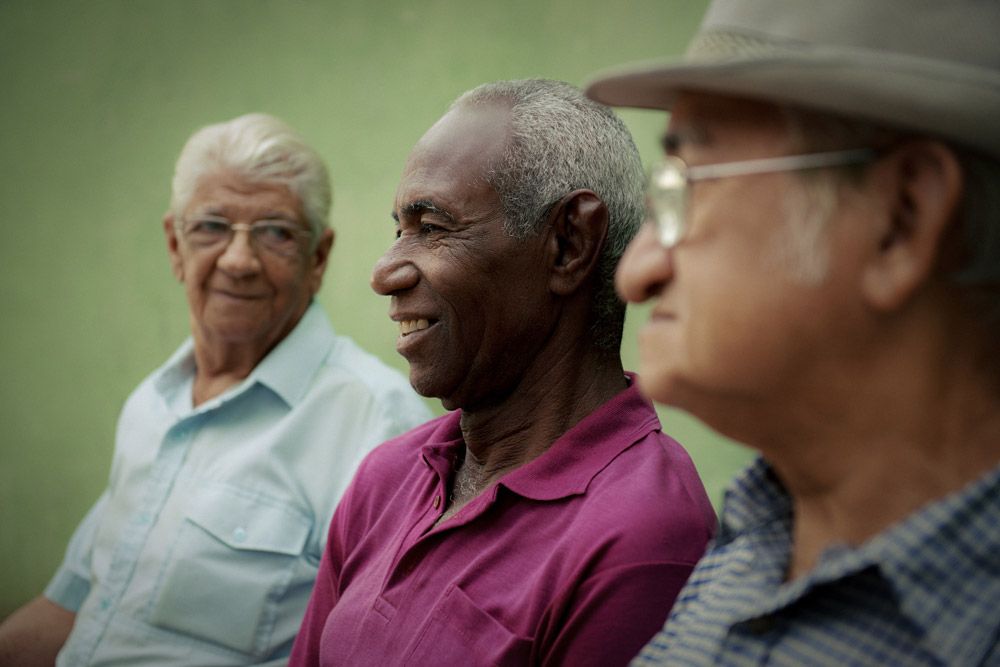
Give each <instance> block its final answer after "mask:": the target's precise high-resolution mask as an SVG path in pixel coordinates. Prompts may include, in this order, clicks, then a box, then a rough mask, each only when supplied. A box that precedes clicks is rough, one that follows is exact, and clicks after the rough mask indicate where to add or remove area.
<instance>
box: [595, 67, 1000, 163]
mask: <svg viewBox="0 0 1000 667" xmlns="http://www.w3.org/2000/svg"><path fill="white" fill-rule="evenodd" d="M681 91H697V92H707V93H714V94H719V95H728V96H736V97H746V98H751V99H761V100H766V101H771V102H775V103H779V104H791V105H795V106H801V107H806V108H811V109H816V110H819V111H825V112H828V113H832V114H837V115H843V116H848V117H857V118H861V119H865V120H869V121H873V122H876V123H883V124H887V125H890V126H893V127H899V128H903V129H909V130H912V131H917V132H921V133H927V134H932V135H938V136H941V137H944V138H948V139H952V140H955V141H957V142H959V143H963V144H968V145H971V146H977V147H978V148H979V149H981V150H982V149H985V150H987V151H989V152H992V153H993V154H995V155H1000V133H997V132H993V131H991V130H990V129H989V128H992V127H993V126H994V125H995V123H996V118H997V112H998V110H1000V76H998V75H997V74H996V73H995V72H993V71H991V70H987V69H985V68H975V67H969V66H965V65H961V66H956V65H954V64H951V63H943V62H941V61H932V60H928V59H924V58H916V57H908V56H892V55H886V54H877V55H876V54H873V52H871V51H864V50H860V49H858V50H851V49H839V50H835V51H834V50H828V49H827V50H823V49H815V50H810V51H805V52H799V53H794V54H779V55H764V56H760V57H752V56H751V57H740V58H733V59H729V60H722V61H716V62H690V61H685V62H676V61H675V62H659V63H645V64H639V65H633V66H626V67H624V68H616V69H614V70H607V71H605V72H603V73H600V74H598V76H597V77H595V78H594V79H593V80H592V81H591V82H590V83H589V84H587V85H586V93H587V95H588V96H590V97H591V98H592V99H595V100H597V101H598V102H602V103H604V104H608V105H611V106H628V107H639V108H648V109H664V110H669V109H670V108H671V107H672V106H673V104H674V101H675V100H676V97H677V94H678V93H679V92H681Z"/></svg>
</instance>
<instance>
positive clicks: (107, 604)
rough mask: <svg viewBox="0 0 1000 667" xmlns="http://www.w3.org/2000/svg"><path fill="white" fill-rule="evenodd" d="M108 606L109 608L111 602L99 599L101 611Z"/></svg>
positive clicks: (107, 599)
mask: <svg viewBox="0 0 1000 667" xmlns="http://www.w3.org/2000/svg"><path fill="white" fill-rule="evenodd" d="M110 606H111V600H110V599H109V598H102V599H101V609H102V610H106V609H107V608H108V607H110Z"/></svg>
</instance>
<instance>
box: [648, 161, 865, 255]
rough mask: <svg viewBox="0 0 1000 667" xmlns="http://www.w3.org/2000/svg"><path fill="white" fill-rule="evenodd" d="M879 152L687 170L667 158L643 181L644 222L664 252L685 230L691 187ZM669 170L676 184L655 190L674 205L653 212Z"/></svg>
mask: <svg viewBox="0 0 1000 667" xmlns="http://www.w3.org/2000/svg"><path fill="white" fill-rule="evenodd" d="M878 156H879V151H877V150H876V149H874V148H851V149H846V150H837V151H823V152H819V153H801V154H799V155H780V156H777V157H765V158H755V159H752V160H737V161H734V162H719V163H716V164H705V165H695V166H693V167H692V166H688V165H687V163H685V162H684V160H682V159H681V158H680V157H678V156H676V155H666V156H664V157H663V158H661V159H660V160H658V161H657V162H656V163H655V164H653V165H652V166H651V167H650V169H649V173H648V176H647V179H646V219H647V221H648V222H651V223H652V224H653V225H654V226H655V230H656V239H657V241H658V242H659V244H660V245H661V246H662V247H663V248H667V249H669V248H672V247H674V246H676V245H677V244H678V243H680V241H681V239H683V238H684V235H685V233H686V232H687V230H688V222H687V197H688V191H689V189H690V186H691V184H692V183H697V182H699V181H708V180H715V179H719V178H730V177H734V176H752V175H756V174H771V173H779V172H787V171H805V170H809V169H822V168H826V167H847V166H851V165H860V164H868V163H870V162H873V161H875V160H876V159H877V158H878ZM667 169H669V170H670V171H671V172H672V174H673V175H674V176H675V179H674V180H675V181H676V183H674V184H671V186H670V188H671V189H669V190H668V187H663V186H656V188H657V190H658V191H659V192H661V193H666V192H668V191H669V192H672V193H674V194H673V197H672V198H673V199H674V200H675V202H677V203H675V204H674V205H673V208H672V209H671V210H669V211H664V210H656V207H655V205H654V204H653V201H654V199H653V197H652V196H651V195H652V193H653V190H654V186H655V185H656V183H655V181H656V179H657V176H658V175H660V176H661V177H662V176H663V175H667V172H666V170H667Z"/></svg>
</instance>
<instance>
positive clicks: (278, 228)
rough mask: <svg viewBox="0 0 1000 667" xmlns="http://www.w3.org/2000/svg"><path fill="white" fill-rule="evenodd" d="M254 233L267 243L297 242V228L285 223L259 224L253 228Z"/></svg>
mask: <svg viewBox="0 0 1000 667" xmlns="http://www.w3.org/2000/svg"><path fill="white" fill-rule="evenodd" d="M253 233H254V234H255V235H256V236H257V237H258V238H259V239H260V240H261V241H264V242H266V243H292V242H294V241H295V228H294V227H292V226H291V225H289V224H287V223H283V222H259V223H257V224H255V225H254V226H253Z"/></svg>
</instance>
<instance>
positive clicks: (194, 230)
mask: <svg viewBox="0 0 1000 667" xmlns="http://www.w3.org/2000/svg"><path fill="white" fill-rule="evenodd" d="M229 230H230V224H229V221H227V220H213V219H211V218H206V219H204V220H195V221H194V222H192V223H191V225H190V226H189V227H188V233H189V234H194V235H197V236H227V235H228V234H229Z"/></svg>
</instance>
